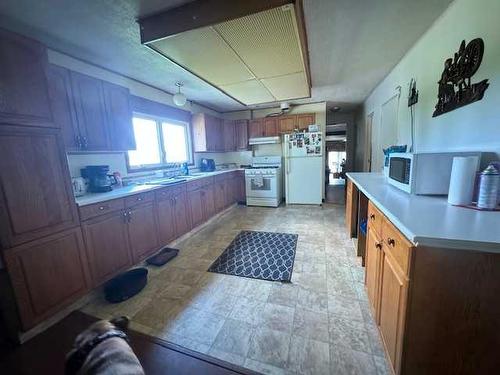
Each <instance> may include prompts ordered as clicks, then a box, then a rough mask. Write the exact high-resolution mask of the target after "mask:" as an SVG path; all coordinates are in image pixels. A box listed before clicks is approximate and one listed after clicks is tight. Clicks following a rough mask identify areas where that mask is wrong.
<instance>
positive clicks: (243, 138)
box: [234, 120, 248, 151]
mask: <svg viewBox="0 0 500 375" xmlns="http://www.w3.org/2000/svg"><path fill="white" fill-rule="evenodd" d="M234 128H235V137H236V150H237V151H246V150H248V121H247V120H236V121H235V122H234Z"/></svg>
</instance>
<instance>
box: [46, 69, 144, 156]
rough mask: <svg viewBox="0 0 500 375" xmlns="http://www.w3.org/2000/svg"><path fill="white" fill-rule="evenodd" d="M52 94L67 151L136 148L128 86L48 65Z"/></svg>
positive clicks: (51, 97) (54, 112)
mask: <svg viewBox="0 0 500 375" xmlns="http://www.w3.org/2000/svg"><path fill="white" fill-rule="evenodd" d="M47 77H48V83H49V94H50V100H51V107H52V112H53V117H54V123H55V124H56V126H59V127H61V129H62V134H63V139H64V144H65V146H66V150H67V151H127V150H133V149H135V147H136V145H135V137H134V130H133V126H132V109H131V105H130V92H129V90H128V89H127V88H126V87H122V86H118V85H115V84H112V83H109V82H104V81H101V80H99V79H96V78H93V77H89V76H87V75H84V74H80V73H77V72H72V71H69V70H68V69H66V68H63V67H60V66H56V65H49V68H48V72H47Z"/></svg>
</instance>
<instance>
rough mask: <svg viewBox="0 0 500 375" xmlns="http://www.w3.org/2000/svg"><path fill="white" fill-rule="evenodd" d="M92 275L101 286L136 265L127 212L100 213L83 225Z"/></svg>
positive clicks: (95, 284)
mask: <svg viewBox="0 0 500 375" xmlns="http://www.w3.org/2000/svg"><path fill="white" fill-rule="evenodd" d="M82 230H83V235H84V238H85V243H86V245H87V258H88V260H89V267H90V274H91V276H92V281H93V284H94V286H97V285H99V284H101V283H103V282H105V281H106V280H108V279H110V278H111V277H113V276H114V275H115V274H117V273H118V272H120V271H123V270H125V269H126V268H128V267H129V266H130V265H131V264H132V259H131V257H130V250H129V243H128V233H127V216H125V212H124V211H119V212H115V213H113V214H109V215H104V216H100V217H98V218H96V219H93V220H89V221H86V222H84V223H83V224H82Z"/></svg>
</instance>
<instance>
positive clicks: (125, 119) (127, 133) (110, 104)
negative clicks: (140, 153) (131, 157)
mask: <svg viewBox="0 0 500 375" xmlns="http://www.w3.org/2000/svg"><path fill="white" fill-rule="evenodd" d="M103 89H104V100H105V103H106V114H107V122H108V126H109V135H110V142H111V149H112V150H114V151H128V150H135V149H136V144H135V136H134V128H133V126H132V108H131V107H130V91H129V89H127V88H125V87H122V86H118V85H114V84H112V83H108V82H103Z"/></svg>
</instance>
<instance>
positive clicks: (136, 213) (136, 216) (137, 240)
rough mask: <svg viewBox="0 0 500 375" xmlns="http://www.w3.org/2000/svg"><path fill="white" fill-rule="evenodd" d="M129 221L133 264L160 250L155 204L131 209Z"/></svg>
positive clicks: (150, 203) (146, 204)
mask: <svg viewBox="0 0 500 375" xmlns="http://www.w3.org/2000/svg"><path fill="white" fill-rule="evenodd" d="M127 221H128V239H129V244H130V250H131V252H132V257H133V262H134V263H138V262H139V261H141V260H143V259H144V258H146V257H147V256H148V255H151V254H152V253H154V252H155V251H156V250H158V229H157V228H158V225H157V222H156V213H155V210H154V204H153V202H149V203H145V204H139V205H137V206H134V207H132V208H129V209H128V211H127Z"/></svg>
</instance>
